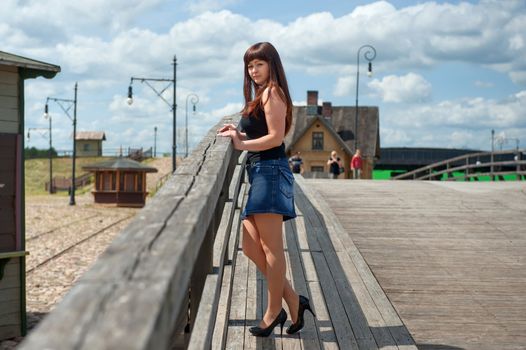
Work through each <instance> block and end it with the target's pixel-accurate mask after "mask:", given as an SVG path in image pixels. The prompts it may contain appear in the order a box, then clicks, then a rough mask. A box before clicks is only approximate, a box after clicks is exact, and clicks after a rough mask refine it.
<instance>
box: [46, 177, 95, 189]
mask: <svg viewBox="0 0 526 350" xmlns="http://www.w3.org/2000/svg"><path fill="white" fill-rule="evenodd" d="M92 181H93V174H91V173H86V174H82V175H81V176H78V177H76V178H75V188H80V187H84V186H86V185H89V184H90V183H91V182H92ZM44 187H45V190H46V191H49V181H46V183H45V185H44ZM70 190H71V178H66V177H65V176H53V193H55V192H56V191H70Z"/></svg>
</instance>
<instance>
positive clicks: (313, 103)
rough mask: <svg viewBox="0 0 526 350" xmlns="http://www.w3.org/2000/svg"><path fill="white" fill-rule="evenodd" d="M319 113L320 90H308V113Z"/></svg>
mask: <svg viewBox="0 0 526 350" xmlns="http://www.w3.org/2000/svg"><path fill="white" fill-rule="evenodd" d="M316 114H318V91H315V90H308V91H307V115H316Z"/></svg>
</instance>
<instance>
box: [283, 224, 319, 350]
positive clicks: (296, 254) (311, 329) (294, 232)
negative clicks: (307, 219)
mask: <svg viewBox="0 0 526 350" xmlns="http://www.w3.org/2000/svg"><path fill="white" fill-rule="evenodd" d="M297 222H298V219H296V220H294V221H292V220H290V221H288V222H287V224H286V225H285V238H286V242H287V253H288V259H289V261H290V271H291V276H292V285H293V287H294V290H295V291H296V292H297V293H298V294H300V295H304V296H306V297H307V298H309V299H312V295H311V294H310V292H309V288H308V285H307V280H308V279H307V280H306V276H309V275H312V274H313V272H312V271H308V269H309V268H311V267H313V266H309V265H308V264H305V263H304V260H303V255H306V256H308V258H310V259H311V257H310V253H309V252H308V247H304V249H302V250H307V251H306V252H303V253H301V254H300V249H299V246H298V240H297V238H299V236H300V235H301V234H302V233H300V230H301V229H304V226H296V223H297ZM303 234H305V233H303ZM299 336H300V343H301V347H302V349H304V350H307V349H320V342H319V339H318V333H317V331H316V319H314V318H311V315H310V314H309V313H306V314H305V327H304V328H303V330H302V331H301V333H300V334H299Z"/></svg>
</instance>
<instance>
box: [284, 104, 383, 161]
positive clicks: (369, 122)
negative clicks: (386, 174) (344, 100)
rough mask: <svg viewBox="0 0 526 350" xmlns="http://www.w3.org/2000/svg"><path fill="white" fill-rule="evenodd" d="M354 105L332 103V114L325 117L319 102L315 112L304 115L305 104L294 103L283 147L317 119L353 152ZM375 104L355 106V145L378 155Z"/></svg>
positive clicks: (290, 144)
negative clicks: (356, 120) (356, 139)
mask: <svg viewBox="0 0 526 350" xmlns="http://www.w3.org/2000/svg"><path fill="white" fill-rule="evenodd" d="M355 113H356V108H355V107H346V106H333V107H332V117H331V118H330V119H325V118H324V117H322V116H321V106H318V113H317V114H316V115H307V106H294V107H293V108H292V117H293V120H292V125H291V129H290V131H289V133H288V134H287V136H286V137H285V145H286V150H287V151H289V150H290V149H291V147H292V146H293V145H294V144H295V143H296V142H297V141H298V140H299V139H300V138H301V137H302V136H303V134H305V132H306V131H307V129H308V128H309V127H310V126H311V125H312V124H313V123H314V121H316V120H318V121H321V122H323V124H324V125H325V126H326V127H327V128H328V129H329V130H331V131H332V132H331V133H332V134H333V135H334V136H336V139H337V140H338V141H339V142H340V141H341V142H342V143H343V144H345V145H346V147H344V149H345V150H346V151H347V152H349V153H350V154H352V153H354V152H353V151H354V135H355V131H354V121H355V119H356V114H355ZM379 119H380V117H379V113H378V107H366V106H360V107H358V148H360V150H361V151H362V155H363V156H364V157H368V158H369V157H370V158H372V157H375V158H380V121H379Z"/></svg>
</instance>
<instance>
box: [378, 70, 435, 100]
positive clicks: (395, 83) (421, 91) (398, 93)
mask: <svg viewBox="0 0 526 350" xmlns="http://www.w3.org/2000/svg"><path fill="white" fill-rule="evenodd" d="M368 85H369V87H370V88H371V90H373V92H374V93H376V94H377V95H379V96H380V97H381V98H382V100H383V101H384V102H405V103H413V102H425V101H429V100H430V99H431V91H432V88H431V84H430V83H429V82H428V81H426V80H425V79H424V78H423V77H422V76H421V75H419V74H415V73H408V74H406V75H403V76H396V75H388V76H385V77H383V78H382V80H378V79H374V80H373V81H371V82H370V83H369V84H368Z"/></svg>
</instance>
